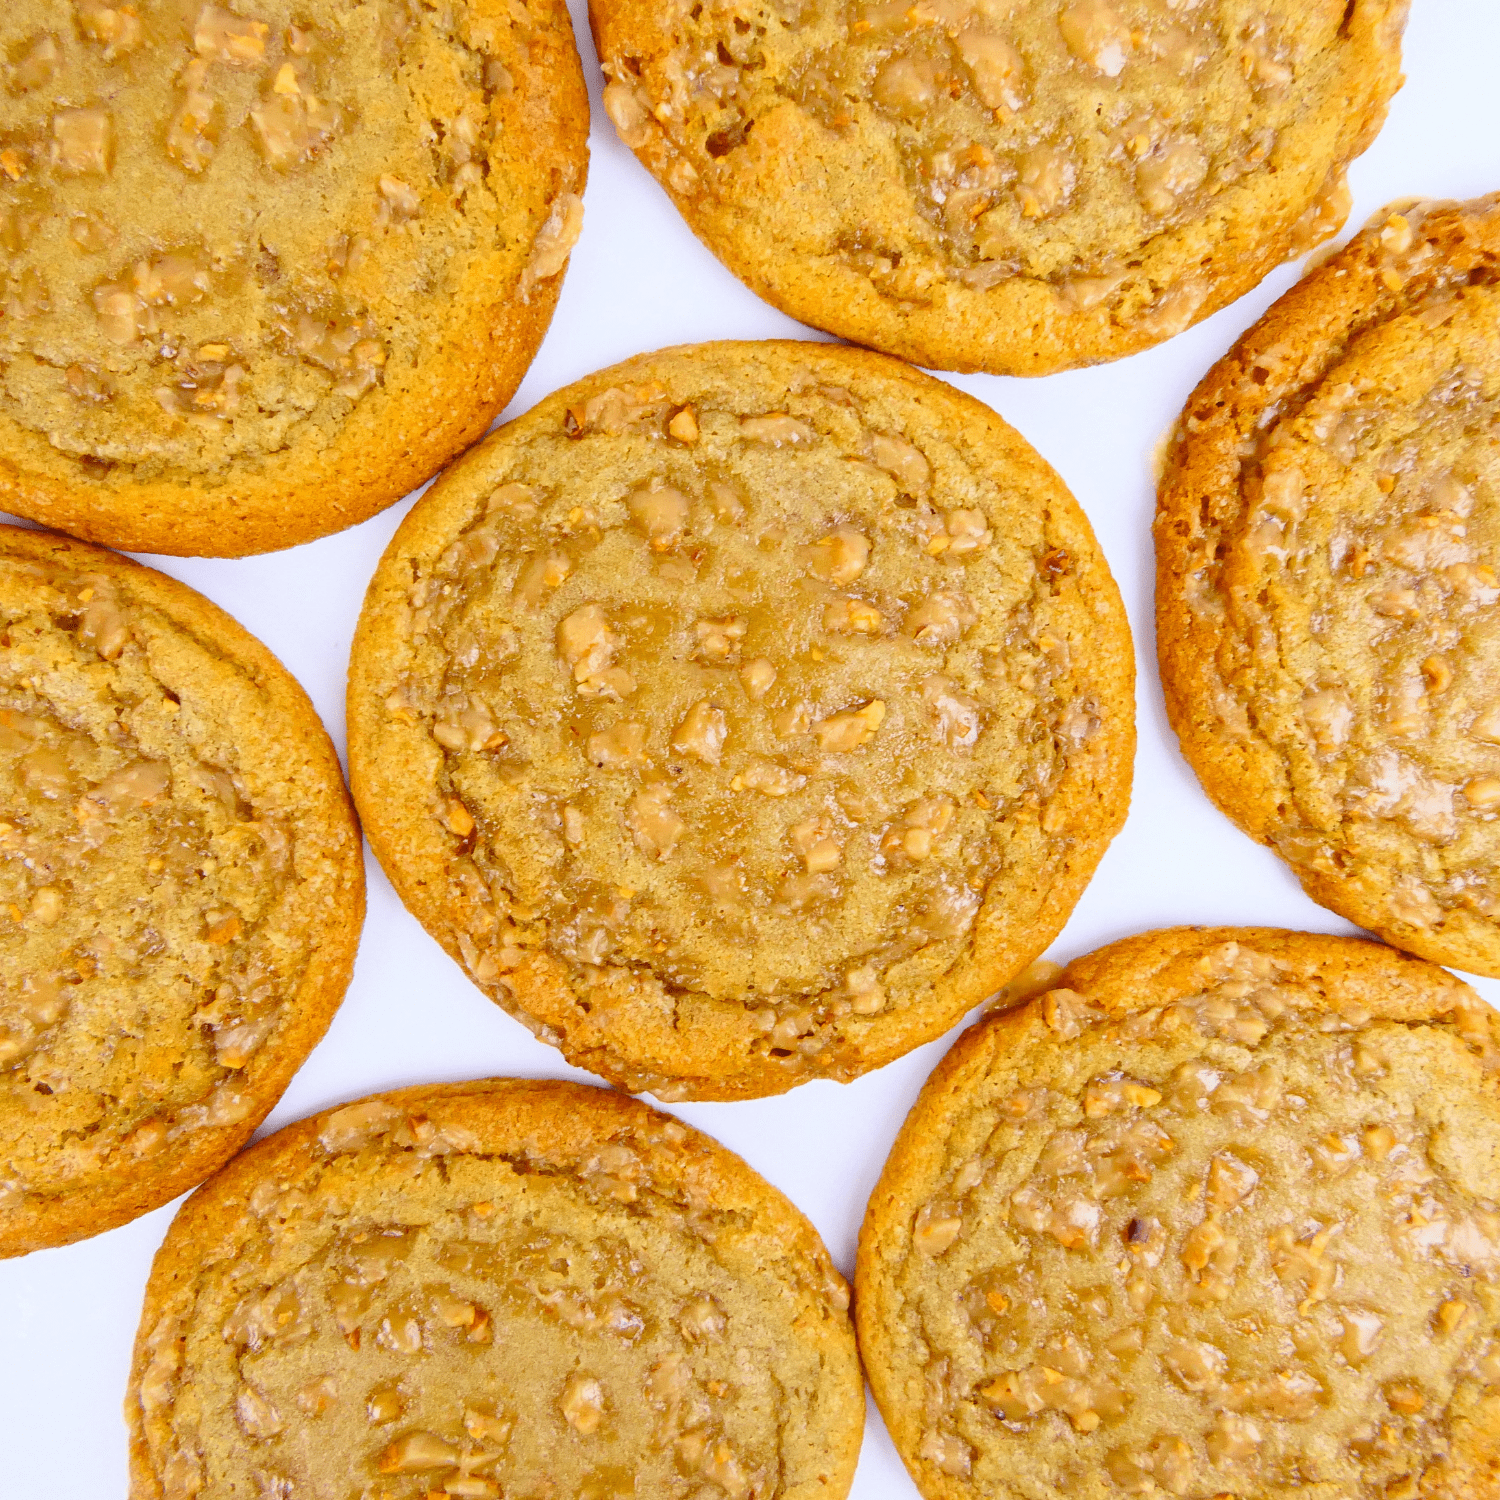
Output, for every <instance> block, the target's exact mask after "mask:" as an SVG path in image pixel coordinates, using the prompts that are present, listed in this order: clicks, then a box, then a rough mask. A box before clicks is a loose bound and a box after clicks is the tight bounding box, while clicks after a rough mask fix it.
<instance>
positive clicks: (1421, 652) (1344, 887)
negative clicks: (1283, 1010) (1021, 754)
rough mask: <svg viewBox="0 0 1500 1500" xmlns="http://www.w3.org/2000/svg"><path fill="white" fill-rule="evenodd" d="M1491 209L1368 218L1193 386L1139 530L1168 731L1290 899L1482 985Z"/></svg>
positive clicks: (1499, 687)
mask: <svg viewBox="0 0 1500 1500" xmlns="http://www.w3.org/2000/svg"><path fill="white" fill-rule="evenodd" d="M1497 330H1500V198H1489V199H1484V200H1482V201H1480V202H1476V203H1470V204H1463V205H1460V204H1425V205H1420V206H1418V207H1416V208H1413V209H1408V210H1407V211H1406V212H1404V213H1396V212H1387V213H1382V214H1381V215H1379V216H1377V219H1376V221H1375V222H1374V223H1373V224H1372V225H1371V227H1370V228H1368V229H1367V230H1365V231H1364V232H1363V233H1362V234H1360V235H1358V236H1357V237H1356V238H1355V239H1354V240H1353V241H1352V242H1351V243H1350V244H1349V246H1348V248H1347V249H1345V250H1344V251H1343V252H1342V253H1341V254H1339V255H1337V256H1335V257H1334V258H1333V259H1331V260H1330V261H1328V262H1327V263H1326V264H1325V265H1323V266H1322V267H1320V268H1319V269H1318V270H1316V271H1314V272H1313V273H1312V274H1311V275H1310V276H1308V277H1307V278H1306V279H1305V280H1303V281H1302V282H1301V283H1300V284H1299V285H1298V286H1296V287H1295V288H1294V289H1293V290H1292V291H1291V292H1289V293H1288V294H1287V295H1286V296H1285V297H1283V298H1282V299H1281V301H1280V302H1278V303H1277V304H1276V305H1275V306H1274V307H1273V308H1272V309H1271V310H1270V311H1269V312H1268V313H1267V314H1266V316H1265V317H1264V318H1263V319H1262V320H1261V321H1260V322H1259V323H1258V324H1256V325H1255V327H1254V328H1252V329H1251V330H1250V331H1249V332H1248V333H1247V334H1246V335H1245V336H1244V338H1242V339H1241V340H1240V342H1239V343H1238V344H1237V345H1236V346H1235V348H1234V349H1233V350H1231V351H1230V353H1229V354H1228V355H1227V356H1226V357H1225V358H1224V359H1223V360H1222V361H1221V362H1220V363H1219V364H1218V365H1216V366H1215V367H1214V369H1213V370H1211V371H1210V372H1209V374H1208V375H1207V376H1206V377H1205V379H1204V380H1203V382H1202V384H1201V385H1200V386H1199V387H1198V389H1197V391H1196V392H1195V393H1194V395H1193V397H1192V399H1191V400H1190V401H1189V403H1188V405H1187V408H1186V410H1185V411H1184V413H1183V416H1182V419H1181V421H1180V423H1179V424H1178V428H1177V432H1176V436H1175V440H1174V443H1173V447H1172V451H1171V456H1170V461H1169V463H1168V465H1167V469H1166V473H1165V477H1164V479H1163V481H1162V486H1161V495H1160V504H1159V508H1158V513H1157V521H1156V545H1157V637H1158V642H1159V649H1160V654H1161V670H1162V680H1163V683H1164V685H1165V688H1166V694H1167V708H1168V712H1169V714H1170V717H1171V721H1172V726H1173V728H1174V729H1175V730H1176V731H1177V736H1178V739H1179V740H1180V741H1181V744H1182V750H1183V754H1184V755H1186V757H1187V759H1188V760H1189V761H1190V762H1191V764H1192V766H1193V768H1194V770H1196V771H1197V773H1198V776H1199V778H1200V779H1201V780H1202V782H1203V786H1204V789H1205V790H1206V791H1207V792H1208V794H1209V796H1210V797H1212V798H1213V799H1214V801H1215V802H1217V803H1218V805H1219V806H1220V807H1221V808H1222V809H1223V810H1224V811H1225V812H1226V813H1227V814H1228V815H1229V816H1230V817H1231V818H1233V819H1234V821H1235V822H1236V823H1238V824H1239V825H1240V827H1241V828H1243V829H1245V831H1246V832H1247V833H1249V834H1251V835H1252V836H1253V837H1254V838H1256V839H1258V840H1260V842H1262V843H1264V844H1269V845H1270V846H1271V848H1273V849H1274V850H1275V851H1276V852H1277V853H1278V854H1280V855H1281V857H1282V858H1283V859H1284V860H1286V861H1287V863H1288V864H1289V865H1290V866H1291V868H1292V870H1293V871H1294V872H1295V873H1296V875H1297V878H1298V879H1299V880H1300V881H1301V882H1302V884H1303V887H1304V888H1305V889H1306V891H1307V893H1308V895H1310V896H1311V897H1312V898H1313V900H1315V901H1318V902H1321V903H1322V904H1323V905H1324V906H1327V907H1330V908H1332V909H1333V910H1334V911H1336V912H1338V913H1340V914H1341V915H1342V916H1345V917H1348V918H1349V919H1350V920H1351V921H1354V922H1358V923H1359V924H1360V925H1361V926H1363V927H1368V928H1370V929H1371V930H1373V931H1375V932H1378V933H1379V934H1380V936H1381V937H1383V938H1385V939H1386V941H1387V942H1391V943H1394V944H1396V945H1397V946H1398V947H1400V948H1406V949H1408V950H1410V951H1411V952H1413V953H1417V954H1420V955H1421V956H1422V957H1423V958H1430V959H1432V960H1434V961H1435V962H1439V963H1445V964H1453V965H1455V966H1457V967H1458V968H1461V969H1468V970H1471V971H1472V972H1474V973H1478V974H1488V975H1491V976H1497V975H1500V610H1497V608H1496V604H1497V601H1500V579H1497V577H1496V572H1495V569H1496V566H1497V564H1500V445H1497V443H1496V438H1495V433H1496V424H1497V422H1500V331H1497Z"/></svg>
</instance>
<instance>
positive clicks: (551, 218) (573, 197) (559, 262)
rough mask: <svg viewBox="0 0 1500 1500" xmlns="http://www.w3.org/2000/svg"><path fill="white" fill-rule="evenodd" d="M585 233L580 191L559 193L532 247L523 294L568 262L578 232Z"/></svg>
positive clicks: (557, 272) (557, 271)
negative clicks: (578, 192)
mask: <svg viewBox="0 0 1500 1500" xmlns="http://www.w3.org/2000/svg"><path fill="white" fill-rule="evenodd" d="M582 233H583V199H582V198H580V197H579V196H578V194H577V193H559V194H558V195H557V197H556V198H554V199H553V200H552V207H551V208H550V209H548V211H547V218H546V220H545V222H544V223H543V224H542V227H541V229H540V230H539V231H538V233H537V237H536V239H535V241H534V242H533V244H532V247H531V258H530V259H529V260H528V261H527V262H526V269H525V270H524V271H523V272H522V273H521V292H522V295H523V296H527V295H529V293H530V289H531V288H532V287H533V286H534V285H535V284H536V283H537V282H538V281H550V280H551V279H552V278H553V277H554V276H556V275H558V274H559V273H560V272H561V271H562V269H563V267H564V266H565V265H567V263H568V256H569V255H570V254H571V253H572V250H573V246H574V245H576V244H577V243H578V236H579V235H580V234H582Z"/></svg>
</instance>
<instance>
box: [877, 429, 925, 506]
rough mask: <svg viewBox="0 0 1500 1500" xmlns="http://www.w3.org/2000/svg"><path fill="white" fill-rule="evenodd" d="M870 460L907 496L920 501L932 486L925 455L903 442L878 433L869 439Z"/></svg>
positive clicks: (903, 439) (903, 440)
mask: <svg viewBox="0 0 1500 1500" xmlns="http://www.w3.org/2000/svg"><path fill="white" fill-rule="evenodd" d="M870 456H871V457H872V458H873V459H874V460H875V462H876V463H877V464H878V465H879V466H880V467H881V468H882V469H884V470H885V471H886V472H887V473H888V474H890V475H891V477H892V478H893V479H895V481H896V482H897V484H898V485H900V487H901V489H902V491H903V492H904V493H905V494H908V495H915V496H917V497H919V498H920V497H922V496H924V495H926V494H927V492H928V490H929V488H930V487H931V484H932V465H931V464H930V463H928V461H927V457H926V455H925V454H924V453H923V452H922V450H921V449H920V448H918V447H916V446H915V445H914V444H912V443H909V442H907V441H906V439H905V438H899V437H893V436H891V435H890V434H888V433H884V432H877V433H875V434H873V435H872V436H871V438H870Z"/></svg>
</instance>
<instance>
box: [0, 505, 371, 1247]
mask: <svg viewBox="0 0 1500 1500" xmlns="http://www.w3.org/2000/svg"><path fill="white" fill-rule="evenodd" d="M0 784H3V785H4V786H5V787H6V788H7V791H6V800H5V807H4V811H3V814H0V1256H6V1255H21V1254H24V1253H25V1252H27V1251H29V1250H38V1249H43V1248H45V1247H47V1246H51V1245H63V1244H67V1243H69V1242H70V1241H72V1240H78V1239H83V1238H86V1237H87V1236H90V1235H94V1234H99V1233H101V1232H102V1231H103V1230H106V1229H112V1228H114V1227H115V1226H116V1225H118V1224H123V1223H125V1222H127V1221H128V1220H130V1219H133V1218H135V1217H137V1216H138V1215H140V1214H143V1213H146V1212H147V1211H148V1210H150V1209H153V1208H157V1207H159V1206H160V1205H161V1204H163V1203H166V1202H168V1201H170V1200H171V1199H172V1198H175V1197H176V1196H177V1195H178V1194H179V1193H181V1192H183V1191H184V1190H186V1189H187V1188H190V1187H194V1186H196V1185H197V1184H198V1183H200V1182H202V1181H203V1179H204V1178H205V1177H207V1176H208V1175H209V1174H210V1173H212V1172H214V1171H215V1170H217V1169H218V1168H219V1167H220V1166H222V1165H223V1164H224V1162H226V1161H227V1160H228V1159H229V1158H230V1157H231V1156H232V1155H233V1154H234V1153H235V1152H236V1151H237V1150H238V1149H239V1148H240V1147H241V1146H242V1145H243V1144H244V1143H245V1142H246V1141H247V1140H249V1138H250V1136H251V1134H252V1133H253V1132H254V1130H255V1129H256V1127H257V1126H258V1125H259V1124H260V1122H261V1121H262V1120H263V1119H264V1118H265V1116H266V1115H267V1113H269V1111H270V1109H271V1107H272V1106H273V1105H274V1104H275V1103H276V1101H277V1100H278V1099H279V1098H280V1097H281V1094H282V1092H283V1090H284V1089H285V1088H286V1086H287V1084H288V1082H290V1080H291V1077H292V1074H293V1073H294V1072H296V1070H297V1068H298V1067H299V1066H300V1065H301V1064H302V1061H303V1059H304V1058H305V1057H306V1056H307V1054H308V1053H309V1052H310V1051H311V1050H312V1048H313V1046H314V1044H315V1043H316V1042H317V1041H318V1039H319V1037H321V1036H322V1035H323V1032H324V1031H325V1029H326V1028H327V1026H328V1022H329V1020H330V1019H331V1018H332V1015H333V1012H334V1011H335V1010H336V1009H337V1008H338V1004H339V1001H340V1000H341V999H342V998H343V994H344V990H345V987H346V986H347V985H348V982H349V976H350V972H351V970H352V968H353V965H354V953H355V948H356V945H357V943H358V940H359V929H360V923H361V921H362V920H363V916H364V867H363V858H362V850H361V846H360V839H359V830H358V827H357V826H356V824H355V821H354V811H353V808H352V806H351V805H350V802H349V797H348V793H347V792H346V791H345V789H344V781H343V775H342V772H341V771H340V769H339V763H338V758H337V756H336V755H335V754H334V750H333V747H332V745H330V744H329V742H328V736H327V735H326V734H325V733H324V732H323V726H322V725H321V724H320V723H319V721H318V718H317V715H316V713H315V712H314V711H313V707H312V705H311V704H310V703H309V702H308V700H307V697H306V695H305V694H304V693H303V691H302V689H301V688H300V687H298V685H297V684H296V682H295V681H294V680H293V679H292V678H291V676H290V675H289V674H288V673H287V671H286V670H285V668H284V667H282V665H281V664H280V662H278V661H277V660H276V658H275V657H274V656H272V655H271V653H270V652H269V651H267V650H266V648H265V647H264V646H263V645H261V644H260V642H259V641H257V640H255V639H254V638H253V637H251V636H250V635H249V634H247V633H246V632H245V631H244V630H243V629H241V628H240V626H239V625H237V624H236V623H235V622H234V621H233V620H231V619H230V618H229V616H228V615H226V614H224V613H223V612H222V611H221V610H219V609H217V608H216V607H215V606H214V605H212V604H210V603H209V602H208V600H206V599H204V598H203V597H202V596H201V595H199V594H197V593H195V592H194V591H193V590H191V589H189V588H186V587H184V586H183V585H182V584H180V583H177V582H174V581H173V580H172V579H170V578H167V577H165V576H163V575H162V574H160V573H156V572H153V571H152V570H150V569H148V568H143V567H139V566H138V565H136V564H135V563H132V562H129V561H128V560H126V559H125V558H122V557H117V556H116V555H114V554H113V553H110V552H106V551H103V550H102V549H100V548H97V547H90V546H87V545H85V544H84V543H81V542H73V541H69V540H66V539H64V538H61V537H54V536H48V535H45V534H43V533H40V532H33V531H22V530H19V529H18V528H15V527H10V526H6V527H0Z"/></svg>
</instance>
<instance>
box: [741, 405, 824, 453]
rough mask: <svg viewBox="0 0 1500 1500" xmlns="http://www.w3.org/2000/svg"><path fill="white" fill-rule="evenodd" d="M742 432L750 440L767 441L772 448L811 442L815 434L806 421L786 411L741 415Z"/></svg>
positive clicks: (755, 441) (756, 441) (754, 441)
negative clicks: (801, 420)
mask: <svg viewBox="0 0 1500 1500" xmlns="http://www.w3.org/2000/svg"><path fill="white" fill-rule="evenodd" d="M740 432H741V434H742V435H743V436H744V437H745V438H747V439H748V440H749V441H750V442H753V443H765V444H767V445H768V446H769V447H772V448H785V447H794V446H796V445H797V444H799V443H810V442H812V440H813V438H814V436H815V434H814V432H813V430H812V428H811V427H809V426H808V425H807V423H806V422H800V421H798V420H797V418H796V417H789V416H788V415H787V414H786V413H785V412H773V413H772V414H771V415H770V416H765V417H741V418H740Z"/></svg>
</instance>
